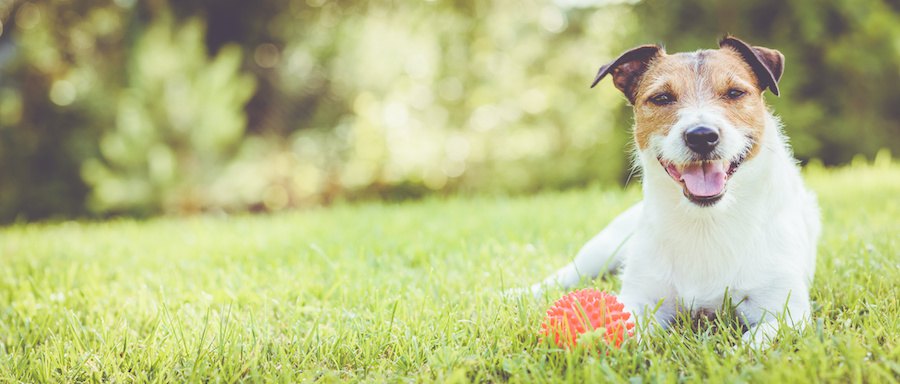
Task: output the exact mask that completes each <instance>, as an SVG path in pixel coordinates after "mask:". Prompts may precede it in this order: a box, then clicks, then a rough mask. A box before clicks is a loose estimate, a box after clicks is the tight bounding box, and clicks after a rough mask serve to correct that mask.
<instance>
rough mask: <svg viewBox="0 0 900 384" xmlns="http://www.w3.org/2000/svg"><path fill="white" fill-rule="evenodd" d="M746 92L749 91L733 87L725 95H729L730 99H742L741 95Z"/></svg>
mask: <svg viewBox="0 0 900 384" xmlns="http://www.w3.org/2000/svg"><path fill="white" fill-rule="evenodd" d="M745 94H747V92H744V91H742V90H740V89H735V88H732V89H729V90H728V92H726V93H725V96H727V97H728V98H729V99H732V100H736V99H740V98H741V96H744V95H745Z"/></svg>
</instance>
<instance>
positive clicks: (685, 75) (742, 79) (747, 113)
mask: <svg viewBox="0 0 900 384" xmlns="http://www.w3.org/2000/svg"><path fill="white" fill-rule="evenodd" d="M731 89H738V90H741V91H743V92H746V93H745V94H744V95H743V96H742V97H740V98H737V99H730V98H728V97H727V94H728V91H729V90H731ZM664 92H667V93H670V94H671V95H673V96H674V97H675V101H674V102H673V103H671V104H668V105H656V104H654V103H652V102H651V101H650V100H649V99H650V98H652V97H654V96H656V95H659V94H660V93H664ZM690 105H703V106H704V107H716V108H722V110H723V111H724V113H725V116H726V117H727V118H728V119H729V120H730V121H731V122H732V124H734V125H735V126H736V127H738V128H739V129H743V130H745V132H743V133H744V134H745V135H747V136H748V137H749V138H751V140H752V142H753V146H752V148H751V150H750V152H749V154H748V155H747V158H752V157H753V156H755V155H756V154H757V153H758V152H759V143H760V140H761V138H762V134H763V130H764V127H765V112H766V105H765V102H764V101H763V97H762V90H761V89H760V86H759V81H758V80H757V78H756V75H755V74H754V73H753V70H752V69H751V68H750V66H749V65H748V64H747V63H746V62H745V61H744V60H743V59H742V58H741V56H740V54H739V53H738V52H737V51H735V50H733V49H731V48H729V47H725V48H720V49H717V50H704V51H697V52H691V53H676V54H672V55H667V54H664V53H663V54H661V55H660V56H658V57H656V58H655V59H653V60H652V61H651V62H650V63H649V65H648V68H647V71H646V72H645V73H644V76H643V77H642V78H641V79H640V82H639V83H638V85H637V89H636V92H635V101H634V118H635V129H634V138H635V141H636V142H637V144H638V147H639V148H640V149H645V148H647V146H648V145H649V143H650V138H651V137H652V136H653V135H665V134H667V133H668V131H669V129H670V128H671V127H672V125H673V124H675V122H676V120H677V119H678V110H679V109H680V108H682V107H684V106H690Z"/></svg>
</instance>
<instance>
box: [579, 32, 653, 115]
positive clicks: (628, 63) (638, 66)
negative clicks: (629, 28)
mask: <svg viewBox="0 0 900 384" xmlns="http://www.w3.org/2000/svg"><path fill="white" fill-rule="evenodd" d="M663 52H664V51H663V49H662V47H660V46H659V45H642V46H640V47H637V48H632V49H630V50H629V51H627V52H625V53H623V54H622V55H621V56H619V57H618V58H617V59H615V60H613V61H612V62H611V63H609V64H606V65H603V66H602V67H600V70H599V71H598V72H597V77H595V78H594V82H593V83H592V84H591V88H594V86H596V85H597V83H599V82H600V80H603V78H604V77H605V76H606V75H607V74H612V78H613V84H615V85H616V88H618V89H619V90H620V91H622V93H624V94H625V96H626V97H628V101H629V102H631V103H632V104H634V96H635V94H634V90H635V89H634V88H635V87H636V86H637V83H638V79H640V77H641V75H643V74H644V72H646V71H647V65H648V64H650V61H651V60H653V58H655V57H657V56H659V55H660V54H661V53H663Z"/></svg>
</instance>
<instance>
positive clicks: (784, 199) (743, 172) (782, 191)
mask: <svg viewBox="0 0 900 384" xmlns="http://www.w3.org/2000/svg"><path fill="white" fill-rule="evenodd" d="M766 115H767V116H766V130H765V132H764V134H763V136H762V138H761V140H762V141H761V143H760V145H761V148H760V151H759V153H758V154H757V155H756V156H755V157H753V158H752V159H748V160H747V161H745V162H744V164H743V165H742V166H741V168H740V169H739V170H738V171H737V172H736V173H735V174H734V176H733V178H732V179H731V180H730V181H729V185H728V190H727V191H726V194H725V196H724V197H723V198H722V200H721V201H719V202H718V203H716V204H715V205H713V206H709V207H701V206H698V205H696V204H694V203H692V202H690V201H688V200H687V199H686V198H685V197H684V196H683V195H682V189H681V187H680V186H679V185H678V184H676V183H674V182H672V179H671V178H670V177H669V175H668V174H667V173H666V171H665V170H664V169H663V168H662V167H661V166H660V164H659V161H658V160H657V159H656V158H654V157H652V156H651V155H648V154H645V153H641V152H638V154H637V156H638V161H639V162H640V165H641V167H642V169H643V191H644V201H645V204H646V206H647V207H648V209H647V210H646V211H647V212H646V214H648V215H651V216H654V217H653V220H656V221H661V222H670V221H674V222H678V223H684V222H685V221H690V222H691V223H694V224H700V225H702V224H704V223H707V224H710V225H716V223H721V222H722V220H721V219H722V218H726V217H729V216H735V215H739V216H741V218H742V220H740V221H738V222H743V223H745V224H748V223H747V221H748V220H753V219H754V218H756V220H760V221H763V220H766V219H767V215H766V213H768V212H772V211H773V210H777V209H779V207H781V206H783V204H791V202H792V201H793V200H794V198H793V196H795V194H797V193H800V190H801V189H802V183H801V180H800V177H799V171H798V169H797V165H796V161H795V160H794V159H793V157H792V154H791V151H790V148H789V147H788V145H787V142H786V139H785V138H784V136H783V135H782V133H781V124H780V122H779V121H778V119H777V118H776V117H774V116H772V115H771V113H768V112H766Z"/></svg>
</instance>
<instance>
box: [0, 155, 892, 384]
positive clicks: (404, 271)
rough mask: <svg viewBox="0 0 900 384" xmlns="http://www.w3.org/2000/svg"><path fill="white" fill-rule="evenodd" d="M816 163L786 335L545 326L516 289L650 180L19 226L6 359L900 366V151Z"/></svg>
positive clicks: (194, 366)
mask: <svg viewBox="0 0 900 384" xmlns="http://www.w3.org/2000/svg"><path fill="white" fill-rule="evenodd" d="M806 177H807V179H808V181H809V184H810V186H811V187H812V188H814V189H815V190H816V191H818V193H819V198H820V202H821V205H822V211H823V220H824V233H823V237H822V241H821V243H820V247H819V258H818V270H817V273H816V279H815V283H814V285H813V288H812V297H813V300H814V302H815V304H814V307H815V308H814V320H813V323H812V324H811V326H810V327H809V328H808V329H807V332H804V333H803V334H801V335H797V334H794V333H790V332H788V333H787V334H785V335H783V337H782V338H781V339H780V341H779V342H778V343H776V344H775V345H773V346H772V347H771V348H769V349H766V350H761V351H757V350H753V349H750V348H748V347H746V346H743V345H741V344H740V343H736V341H735V340H736V339H738V338H739V336H737V335H735V334H734V332H729V331H725V332H721V333H715V334H711V333H710V332H705V331H699V332H691V331H679V332H671V333H665V334H661V335H658V336H654V337H651V338H649V339H647V340H646V342H645V343H642V344H640V345H639V344H638V343H635V342H627V343H626V344H625V345H624V346H623V348H622V349H621V350H614V351H609V353H608V354H607V353H596V352H595V351H584V350H576V351H562V350H558V349H554V348H550V347H549V346H546V345H544V344H541V343H538V335H537V329H538V328H539V324H540V321H541V320H542V316H543V312H544V311H545V310H546V307H547V305H548V302H547V301H534V300H521V299H510V298H504V297H503V296H502V295H501V294H499V292H500V291H501V290H502V289H504V288H509V287H514V286H522V285H525V284H529V283H532V282H535V281H538V280H539V279H541V278H543V277H544V276H545V275H546V274H547V273H550V272H551V271H553V270H555V269H556V268H558V267H560V266H562V265H564V264H565V263H566V262H568V261H569V260H570V258H571V256H572V255H573V254H574V253H575V252H576V251H577V249H578V248H579V247H580V246H581V244H582V243H583V242H584V241H586V240H587V239H588V238H590V237H591V236H592V235H593V234H594V233H595V232H597V231H598V230H599V229H601V228H602V227H603V226H604V225H605V224H606V223H607V222H608V221H609V220H611V219H612V218H613V217H614V216H615V215H616V214H617V213H619V212H621V211H622V210H624V209H625V208H626V207H627V206H629V205H630V204H632V203H634V202H635V201H637V200H638V199H639V198H640V196H639V192H638V191H637V190H636V189H634V188H632V189H629V190H627V191H624V192H623V191H618V190H613V191H609V190H600V189H596V188H592V189H588V190H583V191H572V192H564V193H547V194H542V195H538V196H533V197H516V198H501V197H477V198H453V199H449V200H440V199H432V200H426V201H422V202H413V203H405V204H377V203H371V204H362V205H342V206H338V207H335V208H330V209H320V210H311V211H304V212H297V213H291V214H283V215H275V216H243V217H201V218H188V219H174V218H165V219H156V220H151V221H147V222H135V221H114V222H108V223H75V222H71V223H59V224H52V225H17V226H13V227H10V228H5V229H2V230H0V256H2V258H0V380H2V381H3V382H7V381H23V382H73V381H110V382H123V381H124V382H130V381H161V382H184V381H190V382H196V381H214V382H233V381H281V382H296V381H314V380H320V381H326V382H330V381H345V380H349V381H357V380H363V381H407V382H418V381H438V382H454V381H463V382H468V381H492V382H496V381H511V382H557V381H569V382H598V381H625V380H630V381H634V382H682V381H684V382H707V381H709V382H720V381H729V382H742V381H751V382H795V381H799V382H803V381H822V380H824V381H835V382H896V381H898V380H900V348H898V345H897V344H898V341H900V303H898V297H900V289H898V285H900V255H898V250H900V248H898V234H900V219H898V217H900V165H897V164H890V160H885V159H884V158H882V160H881V161H879V164H877V165H864V164H859V163H857V164H856V165H854V166H851V167H847V168H842V169H839V170H824V169H821V168H820V167H812V169H808V170H807V172H806ZM585 284H586V285H592V286H596V287H599V288H602V289H607V290H613V291H615V290H617V289H618V281H616V279H615V278H612V279H609V280H603V281H596V282H593V283H585ZM559 294H561V292H554V293H552V294H551V297H556V296H558V295H559Z"/></svg>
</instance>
